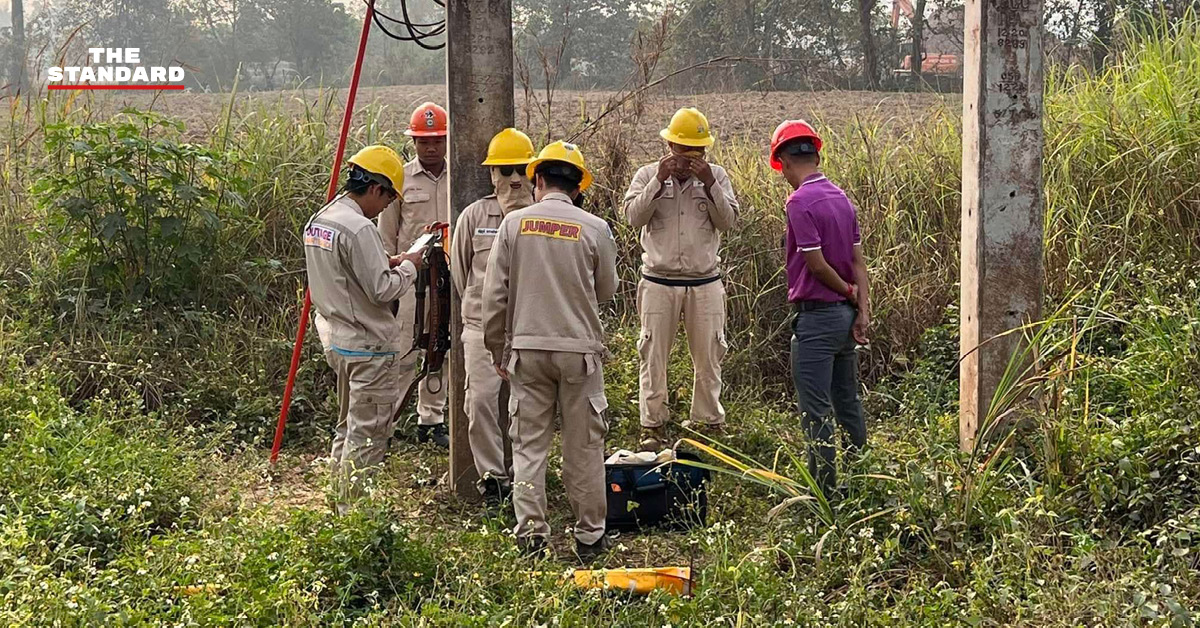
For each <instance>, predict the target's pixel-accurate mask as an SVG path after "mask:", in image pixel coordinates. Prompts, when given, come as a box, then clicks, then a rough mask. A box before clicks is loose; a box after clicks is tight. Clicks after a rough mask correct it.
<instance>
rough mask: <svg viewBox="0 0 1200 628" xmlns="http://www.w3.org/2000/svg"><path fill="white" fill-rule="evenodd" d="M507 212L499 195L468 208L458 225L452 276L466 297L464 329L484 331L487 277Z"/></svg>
mask: <svg viewBox="0 0 1200 628" xmlns="http://www.w3.org/2000/svg"><path fill="white" fill-rule="evenodd" d="M502 220H504V211H503V210H502V209H501V208H500V201H498V200H496V195H495V194H492V195H489V196H485V197H483V198H481V199H479V200H477V201H475V202H474V203H471V204H470V205H468V206H467V208H466V209H464V210H463V211H462V213H461V214H459V216H458V223H457V224H455V225H454V238H453V239H452V240H451V243H450V276H451V277H453V278H454V289H455V290H457V291H458V294H459V295H460V296H461V297H462V320H463V327H466V328H467V329H473V330H476V331H483V277H484V275H485V274H486V273H487V263H488V256H489V255H491V253H492V244H493V243H494V242H495V241H496V233H497V231H498V230H499V228H500V221H502Z"/></svg>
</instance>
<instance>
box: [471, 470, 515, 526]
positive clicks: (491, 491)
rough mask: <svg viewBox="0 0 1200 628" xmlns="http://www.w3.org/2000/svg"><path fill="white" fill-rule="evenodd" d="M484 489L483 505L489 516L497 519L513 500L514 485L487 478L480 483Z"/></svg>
mask: <svg viewBox="0 0 1200 628" xmlns="http://www.w3.org/2000/svg"><path fill="white" fill-rule="evenodd" d="M479 484H480V486H482V487H483V505H484V508H485V509H486V510H487V512H488V516H491V517H497V516H500V515H501V514H503V512H504V504H505V503H507V502H508V501H509V499H511V498H512V485H511V484H506V483H504V482H503V481H501V480H499V479H496V478H486V479H483V480H480V481H479Z"/></svg>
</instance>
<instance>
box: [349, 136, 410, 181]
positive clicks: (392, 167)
mask: <svg viewBox="0 0 1200 628" xmlns="http://www.w3.org/2000/svg"><path fill="white" fill-rule="evenodd" d="M350 163H352V164H354V165H356V166H358V167H359V168H362V169H363V170H366V171H367V172H370V173H372V174H378V175H383V176H385V177H387V179H388V181H391V182H392V189H393V190H396V191H399V190H401V189H403V188H404V161H403V160H401V159H400V155H397V154H396V151H394V150H392V149H390V148H388V147H387V146H384V145H382V144H375V145H373V146H368V147H366V148H364V149H362V150H360V151H358V152H357V153H354V156H353V157H351V158H350Z"/></svg>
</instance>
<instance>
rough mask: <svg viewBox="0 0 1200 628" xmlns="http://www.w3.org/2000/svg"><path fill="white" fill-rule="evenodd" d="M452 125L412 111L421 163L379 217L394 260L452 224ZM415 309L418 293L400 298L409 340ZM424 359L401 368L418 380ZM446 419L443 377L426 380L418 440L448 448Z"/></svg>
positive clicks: (411, 132) (440, 114)
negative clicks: (433, 228)
mask: <svg viewBox="0 0 1200 628" xmlns="http://www.w3.org/2000/svg"><path fill="white" fill-rule="evenodd" d="M448 120H449V118H448V117H447V115H446V110H445V109H443V108H441V107H439V106H437V105H435V104H433V103H431V102H427V103H425V104H423V105H421V106H420V107H417V108H416V110H415V111H413V114H412V119H411V120H410V121H409V126H408V130H406V131H405V132H404V134H405V135H407V136H409V137H411V138H413V143H414V144H415V145H416V149H417V158H416V159H414V160H412V161H410V162H408V163H407V164H404V187H403V189H402V190H401V193H400V198H399V199H397V200H396V202H394V203H392V204H391V205H389V206H388V208H387V209H386V210H384V212H383V214H381V215H380V216H379V234H380V235H381V236H382V237H383V248H384V249H385V250H386V251H387V252H388V254H389V255H395V254H397V253H403V252H404V251H407V250H408V247H410V246H412V243H413V242H415V241H416V239H417V238H419V237H421V235H422V234H424V233H425V227H427V226H429V225H430V224H431V223H434V222H449V221H450V209H449V208H450V182H449V177H447V176H446V133H447V123H448ZM416 308H417V298H416V293H415V292H413V291H409V292H408V293H407V294H406V295H405V296H404V297H402V298H401V299H400V309H399V313H398V314H397V316H398V317H399V319H400V322H401V324H402V325H403V326H404V328H405V330H406V331H407V333H408V334H409V337H410V338H411V337H412V328H413V321H414V319H415V316H416ZM419 355H420V354H419V353H417V352H414V353H413V354H412V355H411V356H409V357H408V358H407V359H405V360H404V364H402V365H401V367H402V369H404V370H405V371H406V372H407V371H412V372H413V376H414V377H415V376H416V371H417V368H418V366H419V361H418V357H419ZM401 396H403V392H402V393H401ZM445 415H446V387H445V386H444V385H443V382H442V380H441V378H433V379H428V378H427V379H426V380H425V381H423V382H422V383H421V384H420V389H419V391H418V396H417V440H418V441H419V442H422V443H426V442H433V443H434V444H436V445H437V446H439V447H449V446H450V436H449V434H448V433H447V432H446V418H445Z"/></svg>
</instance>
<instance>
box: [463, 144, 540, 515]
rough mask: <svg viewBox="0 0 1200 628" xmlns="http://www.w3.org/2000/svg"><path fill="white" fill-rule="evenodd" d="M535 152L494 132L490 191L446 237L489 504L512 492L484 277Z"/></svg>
mask: <svg viewBox="0 0 1200 628" xmlns="http://www.w3.org/2000/svg"><path fill="white" fill-rule="evenodd" d="M534 156H535V155H534V150H533V142H531V141H530V140H529V136H528V135H525V134H524V133H522V132H520V131H518V130H516V129H512V128H509V129H504V130H503V131H500V132H499V133H497V134H496V135H495V137H493V138H492V141H491V142H490V143H489V144H488V152H487V158H486V159H484V161H483V165H484V166H487V167H488V168H489V169H490V171H491V175H492V186H493V189H494V192H493V193H492V194H489V195H487V196H485V197H483V198H481V199H479V200H478V201H475V202H474V203H471V204H470V205H468V206H467V208H466V209H464V210H463V211H462V213H461V214H459V216H458V222H457V223H456V224H455V226H454V236H453V238H451V249H450V266H451V270H452V272H451V277H452V278H453V281H454V289H455V290H456V291H457V292H458V294H459V295H460V297H461V303H462V322H463V331H462V345H463V352H464V357H465V361H466V371H467V387H466V388H467V390H466V409H467V417H468V419H469V427H468V428H467V436H468V439H469V441H470V443H471V453H472V455H473V456H474V457H475V470H476V471H478V472H479V478H480V490H481V491H482V492H483V496H484V500H485V501H486V502H487V503H488V505H489V506H492V507H498V506H499V505H500V504H501V503H502V502H503V501H504V499H506V498H507V497H508V495H509V494H510V493H511V491H512V474H511V472H510V470H509V468H508V466H507V465H506V464H505V462H504V434H503V432H502V431H501V429H500V385H501V380H500V376H499V374H497V373H496V370H495V369H494V368H493V367H492V356H491V354H490V353H488V350H487V348H486V346H484V343H483V301H482V296H483V278H484V274H485V273H486V272H487V263H488V257H489V255H490V254H491V252H492V245H493V243H494V242H495V240H496V233H497V232H498V230H499V227H500V221H501V220H502V219H503V218H504V216H505V215H506V214H508V213H510V212H512V211H513V210H517V209H521V208H523V207H527V206H529V205H530V204H531V203H533V183H532V182H531V181H530V180H529V177H527V176H525V167H526V166H527V165H528V164H529V162H531V161H533V159H534Z"/></svg>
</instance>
